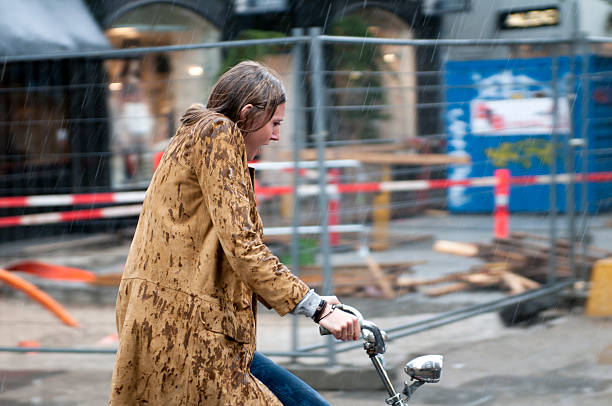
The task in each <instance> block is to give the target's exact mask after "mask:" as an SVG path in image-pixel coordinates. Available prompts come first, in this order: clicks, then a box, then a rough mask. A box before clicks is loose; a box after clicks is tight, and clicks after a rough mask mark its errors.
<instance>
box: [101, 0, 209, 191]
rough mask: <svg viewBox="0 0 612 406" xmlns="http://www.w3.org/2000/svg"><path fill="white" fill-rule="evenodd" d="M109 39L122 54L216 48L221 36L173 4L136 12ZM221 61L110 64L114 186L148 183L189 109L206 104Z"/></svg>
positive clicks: (191, 56) (182, 58)
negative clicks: (172, 48)
mask: <svg viewBox="0 0 612 406" xmlns="http://www.w3.org/2000/svg"><path fill="white" fill-rule="evenodd" d="M105 34H106V36H107V38H108V39H109V41H110V42H111V44H112V45H113V46H114V47H115V48H119V49H122V48H140V47H156V46H166V45H183V44H198V43H206V42H216V41H218V40H219V39H220V36H221V33H220V31H219V29H218V28H217V27H215V26H214V25H213V24H212V23H210V22H209V21H208V20H206V19H205V18H204V17H202V16H201V15H199V14H197V13H196V12H195V11H192V10H191V9H188V8H186V7H183V6H180V5H176V4H172V3H168V2H151V3H149V4H144V5H140V6H137V7H133V8H130V9H129V10H127V11H126V12H124V13H123V14H120V15H119V16H117V17H116V18H115V20H114V21H113V22H112V23H111V24H110V25H109V26H108V27H107V29H106V31H105ZM220 61H221V55H220V50H219V49H218V48H213V49H196V50H189V51H173V52H165V53H148V54H146V55H144V56H140V57H134V58H125V59H115V60H109V61H107V64H106V67H107V70H108V74H109V81H110V85H109V90H110V92H109V93H110V97H109V101H110V107H111V112H112V116H113V120H112V122H113V126H112V127H113V131H112V133H113V135H112V141H111V148H112V151H113V152H114V165H113V176H112V179H113V182H112V183H113V186H115V187H123V186H141V185H142V186H144V185H146V184H147V183H148V181H149V178H150V176H151V174H152V172H153V156H154V154H155V153H156V152H157V151H160V150H163V149H164V148H165V146H166V145H167V142H168V139H169V138H170V137H171V136H172V135H173V134H174V132H175V130H176V128H177V125H178V122H179V120H180V116H181V114H182V113H183V112H184V111H185V110H186V109H187V107H189V106H190V105H191V104H193V103H205V101H206V98H207V96H208V94H209V92H210V89H211V87H212V85H213V84H214V82H215V80H216V78H217V76H216V75H217V73H218V70H219V66H220Z"/></svg>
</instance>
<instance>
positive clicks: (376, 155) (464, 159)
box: [300, 148, 471, 165]
mask: <svg viewBox="0 0 612 406" xmlns="http://www.w3.org/2000/svg"><path fill="white" fill-rule="evenodd" d="M300 158H301V159H303V160H307V161H312V160H315V159H317V158H318V157H317V151H316V150H304V151H302V152H301V153H300ZM325 159H326V160H334V159H356V160H358V161H361V162H362V163H364V164H375V165H448V164H468V163H470V161H471V160H470V157H469V156H452V155H448V154H415V153H413V152H403V153H385V152H368V151H365V150H355V149H353V150H347V149H343V148H327V149H326V150H325Z"/></svg>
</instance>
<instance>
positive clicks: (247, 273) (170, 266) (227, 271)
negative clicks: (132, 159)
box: [110, 61, 360, 405]
mask: <svg viewBox="0 0 612 406" xmlns="http://www.w3.org/2000/svg"><path fill="white" fill-rule="evenodd" d="M284 114H285V91H284V88H283V85H282V83H281V81H280V79H279V77H278V74H276V73H275V72H274V71H272V70H271V69H270V68H268V67H266V66H264V65H262V64H260V63H257V62H252V61H246V62H242V63H240V64H238V65H236V66H234V67H233V68H232V69H230V70H229V71H227V72H226V73H225V74H224V75H222V76H221V78H219V80H218V81H217V83H216V84H215V86H214V88H213V89H212V92H211V94H210V96H209V99H208V102H207V104H206V107H204V106H202V105H193V106H191V107H190V108H189V109H188V110H187V111H186V113H185V114H184V116H183V117H182V119H181V125H180V128H179V129H178V131H177V132H176V135H175V136H174V138H173V139H172V141H171V143H170V145H169V147H168V149H167V150H166V152H165V153H164V155H163V158H162V160H161V162H160V164H159V166H158V168H157V170H156V171H155V174H154V175H153V178H152V180H151V183H150V186H149V188H148V190H147V193H146V198H145V201H144V203H143V207H142V212H141V214H140V219H139V221H138V226H137V228H136V232H135V235H134V239H133V242H132V246H131V248H130V253H129V256H128V259H127V262H126V266H125V270H124V273H123V278H122V281H121V285H120V287H119V292H118V297H117V327H118V330H119V338H120V341H119V348H118V351H117V359H116V363H115V368H114V371H113V379H112V387H111V396H110V403H111V405H134V404H144V403H146V404H156V405H178V404H181V405H184V404H198V405H202V404H203V405H279V404H281V401H282V404H286V405H287V404H293V405H299V404H327V403H326V402H325V401H324V400H323V399H322V398H321V397H320V396H318V395H317V394H316V392H314V391H313V390H312V389H311V388H309V387H308V386H307V385H306V384H304V383H303V382H301V381H299V379H297V378H295V377H294V376H292V375H290V374H289V373H288V372H287V371H285V370H283V369H282V368H280V367H279V366H277V365H276V364H274V363H272V362H271V361H270V360H268V359H267V358H265V357H263V355H261V354H259V353H257V354H255V318H256V310H257V301H260V302H261V303H263V304H264V305H265V306H267V307H268V308H272V309H274V310H275V311H276V312H277V313H278V314H279V315H281V316H283V315H285V314H287V313H293V314H303V315H306V316H309V317H312V318H313V319H314V321H315V322H318V323H319V324H320V325H321V326H323V327H325V328H327V329H328V330H329V331H331V332H332V334H333V335H334V336H335V337H336V338H338V339H341V340H356V339H357V338H358V337H359V333H360V329H359V323H358V321H357V319H356V318H355V317H354V316H352V315H350V314H348V313H345V312H342V311H333V310H332V308H331V305H332V304H334V303H339V302H338V300H337V299H336V298H335V297H320V296H319V295H317V294H316V293H315V292H314V291H313V290H311V289H309V288H308V286H306V285H305V284H304V283H303V282H302V281H301V280H299V279H298V278H297V277H296V276H295V275H293V274H292V273H291V272H290V271H289V269H287V267H285V266H284V265H283V264H282V263H280V262H279V260H278V258H277V257H276V256H274V255H273V254H272V252H271V251H270V250H269V249H268V248H267V247H266V246H265V245H264V243H263V234H262V231H263V227H262V224H261V220H260V217H259V215H258V213H257V208H256V203H255V194H254V190H253V176H254V175H253V172H252V170H251V169H250V168H248V166H247V161H249V160H252V159H253V158H255V156H256V155H257V154H258V153H259V151H260V148H261V147H262V146H263V145H267V144H268V143H269V142H270V141H278V139H279V137H280V125H281V122H282V120H283V118H284ZM254 357H255V360H254V361H253V359H254ZM287 387H288V390H285V389H287ZM279 399H280V400H279Z"/></svg>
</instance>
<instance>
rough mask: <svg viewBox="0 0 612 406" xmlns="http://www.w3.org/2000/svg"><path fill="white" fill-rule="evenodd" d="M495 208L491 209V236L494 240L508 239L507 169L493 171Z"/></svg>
mask: <svg viewBox="0 0 612 406" xmlns="http://www.w3.org/2000/svg"><path fill="white" fill-rule="evenodd" d="M495 178H496V179H497V182H496V183H495V190H494V192H493V196H494V198H495V208H494V209H493V235H495V238H508V235H509V233H508V232H509V224H508V223H509V221H508V220H509V218H508V217H509V214H510V211H509V210H508V204H509V203H510V171H509V170H508V169H497V170H495Z"/></svg>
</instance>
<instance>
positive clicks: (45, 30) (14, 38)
mask: <svg viewBox="0 0 612 406" xmlns="http://www.w3.org/2000/svg"><path fill="white" fill-rule="evenodd" d="M111 48H112V47H111V46H110V44H109V43H108V41H107V40H106V37H105V36H104V34H103V33H102V30H101V29H100V27H99V26H98V24H97V23H96V21H95V19H94V18H93V16H92V15H91V13H90V11H89V9H88V8H87V6H86V5H85V4H84V3H83V1H82V0H0V56H8V57H11V56H21V55H30V56H32V55H38V54H53V53H58V52H81V51H101V50H107V49H111ZM41 59H44V56H42V55H41Z"/></svg>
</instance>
